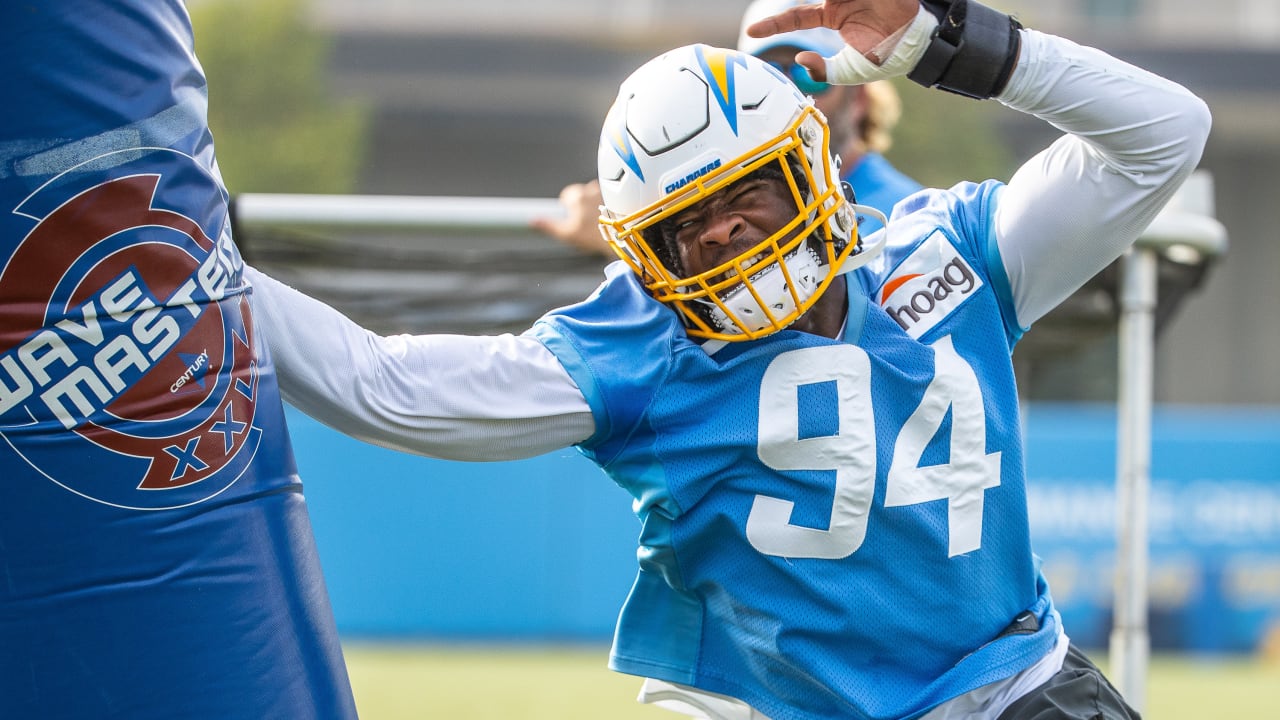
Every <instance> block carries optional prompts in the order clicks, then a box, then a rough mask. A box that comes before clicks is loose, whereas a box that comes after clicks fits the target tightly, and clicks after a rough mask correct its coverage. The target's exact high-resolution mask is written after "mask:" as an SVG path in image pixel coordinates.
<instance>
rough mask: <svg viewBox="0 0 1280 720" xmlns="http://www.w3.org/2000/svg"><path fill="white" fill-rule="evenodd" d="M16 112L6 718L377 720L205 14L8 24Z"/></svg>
mask: <svg viewBox="0 0 1280 720" xmlns="http://www.w3.org/2000/svg"><path fill="white" fill-rule="evenodd" d="M0 97H3V98H4V111H3V112H0V206H3V208H2V209H3V212H0V436H2V437H3V442H0V718H6V719H12V720H36V719H38V720H103V719H106V718H120V719H122V720H125V719H127V720H149V719H153V718H154V719H155V720H173V719H174V718H183V719H184V720H227V719H228V718H252V719H253V720H264V719H266V718H281V719H286V720H295V719H305V720H313V719H320V718H325V719H327V718H333V719H334V720H349V719H352V718H355V717H356V710H355V704H354V700H353V697H352V693H351V688H350V683H349V681H348V677H347V671H346V667H345V664H344V662H343V655H342V649H341V647H340V645H339V638H338V632H337V627H336V625H335V623H334V618H333V613H332V610H331V608H330V605H329V599H328V595H327V594H326V590H325V585H324V580H323V578H322V576H321V571H320V563H319V561H318V559H317V556H316V547H315V543H314V540H313V537H312V533H311V526H310V520H309V517H308V512H307V506H306V503H305V501H304V500H303V495H302V485H301V483H300V482H299V480H298V476H297V469H296V466H295V464H294V458H293V451H292V448H291V446H290V443H289V436H288V434H287V431H286V428H285V419H284V410H283V405H282V403H281V400H280V396H279V391H278V389H277V387H276V379H275V370H274V368H273V367H272V364H271V358H270V357H269V356H268V355H267V354H266V352H265V348H264V346H263V344H262V338H261V335H260V333H259V332H258V330H257V328H256V327H255V323H254V318H253V316H252V313H251V312H250V307H249V301H248V297H247V294H246V292H245V291H246V285H245V283H244V279H243V276H242V270H243V264H242V262H241V259H240V255H239V252H238V251H237V248H236V246H235V244H234V243H233V241H232V237H231V229H230V223H229V222H228V216H227V201H228V196H227V189H226V188H225V187H224V185H223V182H222V179H221V177H220V174H219V172H218V166H217V161H216V160H215V158H214V147H213V138H212V136H211V135H210V132H209V127H208V123H207V108H208V95H207V90H206V83H205V78H204V74H203V72H202V70H201V67H200V64H199V62H198V61H197V59H196V56H195V54H194V42H193V38H192V31H191V25H190V20H189V18H188V16H187V10H186V7H185V6H184V5H183V4H182V3H181V2H178V1H177V0H64V1H61V2H34V1H27V0H7V1H6V2H4V3H3V4H0Z"/></svg>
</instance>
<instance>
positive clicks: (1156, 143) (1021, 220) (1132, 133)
mask: <svg viewBox="0 0 1280 720" xmlns="http://www.w3.org/2000/svg"><path fill="white" fill-rule="evenodd" d="M908 15H909V19H908V20H905V21H904V20H903V18H904V17H906V16H908ZM894 23H899V24H898V25H897V26H896V27H895V26H894ZM818 25H823V26H827V27H831V28H834V29H836V30H838V31H839V32H840V33H841V36H842V37H843V38H844V39H845V41H846V42H847V43H848V47H846V48H845V49H844V50H843V51H841V52H840V53H838V54H837V55H835V56H832V57H827V58H823V57H821V56H818V55H817V54H815V53H801V54H800V55H799V56H798V59H799V60H800V61H801V62H803V63H804V64H805V65H806V66H807V67H809V68H810V70H811V72H812V73H813V74H814V75H815V77H824V78H826V79H827V80H828V81H830V82H833V83H837V84H859V83H864V82H869V81H872V80H878V79H883V78H889V77H897V76H902V75H906V76H907V77H908V78H910V79H911V80H913V81H915V82H917V83H919V84H922V85H925V86H927V87H937V88H939V89H942V90H946V91H949V92H953V93H956V94H960V95H965V96H968V97H972V98H977V99H988V98H993V99H995V100H997V101H998V102H1001V103H1003V104H1004V105H1006V106H1008V107H1010V108H1013V109H1015V110H1018V111H1021V112H1024V113H1028V114H1031V115H1035V116H1036V117H1038V118H1041V119H1042V120H1045V121H1047V122H1049V123H1050V124H1052V125H1053V126H1054V127H1056V128H1058V129H1060V130H1062V131H1064V132H1065V133H1067V135H1066V136H1064V137H1063V138H1061V139H1060V140H1059V141H1057V142H1056V143H1054V144H1053V145H1052V146H1051V147H1049V148H1047V149H1046V150H1045V151H1043V152H1041V153H1040V154H1038V155H1036V156H1035V157H1033V158H1032V159H1030V160H1029V161H1028V162H1026V163H1025V164H1023V165H1022V167H1021V168H1019V170H1018V171H1017V172H1016V173H1015V175H1014V177H1013V178H1012V179H1011V180H1010V182H1009V183H1008V187H1007V188H1006V189H1005V191H1004V192H1003V193H1002V197H1001V200H1000V204H999V206H998V209H997V215H996V226H995V237H996V240H997V244H998V246H999V249H1000V254H1001V260H1002V261H1003V263H1004V265H1005V268H1006V270H1007V272H1008V275H1009V279H1010V283H1011V286H1012V289H1013V294H1014V299H1015V305H1016V308H1017V315H1018V318H1017V319H1018V322H1019V324H1021V325H1022V326H1024V327H1025V326H1028V325H1030V324H1031V323H1032V322H1033V321H1034V320H1036V319H1038V318H1040V317H1041V316H1043V315H1044V314H1045V313H1046V312H1048V311H1049V310H1050V309H1051V308H1053V307H1054V306H1055V305H1057V304H1058V303H1059V302H1061V301H1062V300H1063V299H1065V298H1066V297H1067V296H1068V295H1070V294H1071V293H1072V292H1074V291H1075V290H1076V289H1077V288H1078V287H1079V286H1080V285H1082V284H1083V283H1084V282H1085V281H1087V280H1088V279H1089V278H1090V277H1092V276H1093V275H1095V274H1096V273H1097V272H1099V271H1100V270H1102V269H1103V268H1104V267H1106V266H1107V264H1109V263H1110V262H1111V261H1113V260H1115V258H1117V257H1119V255H1120V254H1121V253H1122V252H1124V250H1125V248H1127V247H1129V245H1131V244H1132V243H1133V242H1134V241H1135V240H1137V238H1138V236H1139V235H1140V234H1141V233H1142V231H1143V230H1144V229H1145V228H1146V227H1147V225H1149V224H1150V222H1151V221H1152V219H1154V218H1155V216H1156V214H1157V213H1158V212H1159V211H1160V209H1161V208H1163V207H1164V205H1165V204H1166V203H1167V202H1168V200H1169V198H1170V197H1171V196H1172V195H1173V193H1174V192H1176V191H1177V189H1178V187H1179V186H1180V185H1181V184H1182V182H1183V181H1184V180H1185V179H1186V177H1187V176H1188V175H1190V173H1191V171H1192V170H1194V169H1195V166H1196V164H1197V163H1198V162H1199V160H1200V155H1201V153H1202V151H1203V149H1204V145H1205V142H1206V140H1207V138H1208V133H1209V127H1210V125H1211V118H1210V114H1209V110H1208V107H1207V106H1206V105H1205V103H1204V102H1203V101H1202V100H1200V99H1199V98H1198V97H1196V96H1195V95H1193V94H1192V93H1191V92H1189V91H1188V90H1187V89H1186V88H1184V87H1182V86H1181V85H1179V84H1177V83H1175V82H1172V81H1170V80H1167V79H1165V78H1162V77H1159V76H1157V75H1154V74H1153V73H1150V72H1148V71H1146V70H1143V69H1141V68H1138V67H1135V66H1133V65H1131V64H1129V63H1126V62H1123V61H1121V60H1118V59H1116V58H1114V57H1111V56H1110V55H1108V54H1106V53H1104V52H1102V51H1100V50H1096V49H1093V48H1088V47H1083V46H1080V45H1078V44H1076V43H1074V42H1072V41H1070V40H1066V39H1064V38H1060V37H1056V36H1053V35H1048V34H1045V33H1041V32H1037V31H1035V30H1030V29H1025V28H1023V27H1022V26H1021V24H1020V23H1019V22H1018V21H1017V20H1016V19H1015V18H1012V17H1010V16H1009V15H1006V14H1004V13H1002V12H1000V11H998V10H995V9H993V8H990V7H987V6H985V5H982V4H980V3H977V2H971V1H968V0H928V2H924V3H917V2H915V0H827V2H825V3H824V4H822V5H802V6H798V7H795V8H792V9H789V10H787V11H785V12H783V13H780V14H778V15H775V16H773V17H770V18H766V19H764V20H761V21H760V22H758V23H756V24H755V25H753V26H751V27H750V28H748V32H749V33H751V34H755V35H768V34H770V33H774V32H784V31H787V30H793V29H797V28H805V27H815V26H818ZM936 131H937V132H939V133H943V134H945V133H947V132H948V128H947V127H946V124H945V120H944V119H940V120H939V123H938V127H937V128H936ZM957 141H962V139H957Z"/></svg>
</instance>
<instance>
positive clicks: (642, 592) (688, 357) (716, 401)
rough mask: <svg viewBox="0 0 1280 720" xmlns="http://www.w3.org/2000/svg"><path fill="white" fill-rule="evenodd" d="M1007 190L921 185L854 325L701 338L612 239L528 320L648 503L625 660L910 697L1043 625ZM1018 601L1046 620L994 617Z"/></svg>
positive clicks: (724, 685) (954, 690) (815, 698)
mask: <svg viewBox="0 0 1280 720" xmlns="http://www.w3.org/2000/svg"><path fill="white" fill-rule="evenodd" d="M1001 188H1002V186H1001V185H999V184H997V183H987V184H983V185H971V184H970V185H962V186H957V187H956V188H953V189H952V191H946V192H944V191H925V192H923V193H920V194H917V195H915V196H913V197H912V198H911V199H909V200H908V201H907V203H906V204H908V205H910V206H911V207H910V208H907V209H911V210H916V211H917V212H914V213H913V214H910V215H908V216H906V217H905V218H904V219H902V220H899V221H895V222H894V223H892V224H891V226H890V229H889V233H890V236H889V237H890V240H889V243H888V247H887V249H886V250H885V252H884V254H883V255H882V256H881V257H880V258H879V259H877V260H876V261H874V262H873V263H871V264H870V265H868V266H867V267H864V268H862V269H860V270H858V271H856V272H855V273H854V274H852V275H849V276H847V277H848V278H849V304H850V312H849V318H848V321H847V325H846V327H845V331H844V337H843V340H831V339H828V338H824V337H820V336H816V335H812V334H807V333H802V332H798V331H792V330H784V331H782V332H778V333H776V334H774V335H770V336H768V337H766V338H764V339H762V340H757V341H753V342H745V343H729V344H728V345H726V346H724V347H723V348H722V349H720V350H719V351H718V352H715V353H714V354H711V355H709V354H708V353H707V352H706V351H704V349H703V348H702V347H700V346H699V345H698V344H696V343H695V342H693V341H691V340H690V339H689V338H688V336H687V335H686V334H685V332H684V331H683V329H682V328H681V325H680V323H679V321H678V320H677V319H676V316H675V315H674V313H672V312H671V311H670V310H669V309H668V308H666V307H665V306H663V305H661V304H659V303H657V302H655V301H654V300H652V299H651V298H650V297H648V296H647V295H646V294H645V292H644V290H643V288H642V287H641V285H640V283H639V282H638V281H637V278H636V277H635V275H634V274H633V273H631V272H630V271H629V270H628V269H627V268H625V267H624V266H622V265H621V264H620V263H616V264H614V265H613V266H611V267H610V270H609V277H608V278H607V280H606V281H605V282H604V283H603V284H602V285H601V287H600V288H599V289H598V290H597V292H596V293H595V294H594V295H593V296H592V297H591V298H589V299H588V300H587V301H585V302H583V303H581V304H578V305H575V306H571V307H568V308H565V309H562V310H559V311H556V312H553V313H551V314H549V315H548V316H546V317H544V318H543V319H542V320H540V321H539V322H538V323H537V324H536V325H535V326H534V328H533V329H532V330H531V331H530V332H531V333H533V334H534V335H535V336H536V337H538V338H539V339H540V340H541V341H542V342H543V343H544V344H545V345H546V346H547V347H548V348H550V349H551V350H552V351H553V352H554V353H555V354H556V356H557V357H558V358H559V359H560V361H561V362H562V363H563V364H564V365H565V367H566V368H567V369H568V370H569V373H570V374H571V375H572V376H573V378H574V380H575V381H576V382H577V383H578V385H579V386H580V388H581V389H582V391H583V393H584V395H585V396H586V397H587V399H588V402H589V403H590V405H591V408H592V411H593V413H594V416H595V420H596V424H597V433H596V434H595V435H594V436H593V437H591V438H590V439H589V440H588V441H586V442H585V443H583V446H582V447H583V449H584V451H585V452H586V454H587V455H588V456H590V457H591V458H592V459H593V460H595V461H596V462H597V463H598V464H599V465H600V466H601V467H602V468H604V469H605V471H606V472H608V473H609V475H610V476H611V477H612V478H613V479H614V480H615V481H616V482H617V483H618V484H619V485H621V486H622V487H624V488H625V489H627V490H628V491H629V492H630V493H631V494H632V495H633V496H634V497H635V499H636V503H635V508H636V511H637V514H638V515H639V518H640V520H641V523H642V531H641V537H640V548H639V561H640V572H639V574H638V577H637V579H636V582H635V585H634V587H633V589H632V591H631V594H630V597H629V598H628V600H627V603H626V605H625V607H624V609H623V611H622V614H621V616H620V618H619V621H618V627H617V635H616V638H615V642H614V649H613V655H612V659H611V665H612V667H613V668H614V669H616V670H619V671H622V672H627V673H633V674H636V675H641V676H646V677H653V678H658V679H661V680H667V681H670V682H676V683H682V684H685V685H692V686H695V687H698V688H701V689H703V690H708V691H711V692H717V693H722V694H726V695H730V696H733V697H737V698H739V699H741V700H743V701H745V702H747V703H749V704H750V705H752V706H753V707H755V708H756V709H758V710H759V711H761V712H763V713H764V714H766V715H768V716H770V717H771V718H774V719H775V720H783V719H785V718H805V719H816V718H832V719H834V718H904V717H913V716H917V715H919V714H921V713H923V712H925V711H927V710H928V709H929V708H931V707H933V706H935V705H937V704H939V703H941V702H943V701H946V700H948V699H950V698H952V697H955V696H957V695H960V694H962V693H964V692H967V691H969V690H972V689H974V688H976V687H978V686H980V685H984V684H987V683H990V682H993V681H996V680H999V679H1003V678H1006V677H1009V676H1010V675H1013V674H1014V673H1016V672H1018V671H1020V670H1022V669H1024V668H1026V667H1028V666H1030V665H1031V664H1033V663H1034V662H1035V661H1037V660H1038V659H1040V658H1041V657H1042V656H1043V655H1044V654H1045V653H1046V652H1048V651H1049V650H1050V649H1051V648H1052V647H1053V644H1054V643H1055V642H1056V639H1057V634H1058V627H1057V617H1056V613H1055V612H1054V610H1053V607H1052V602H1051V600H1050V597H1049V594H1048V589H1047V587H1046V585H1045V582H1044V579H1043V577H1042V576H1041V574H1040V571H1039V568H1038V562H1037V560H1036V558H1035V556H1034V555H1033V554H1032V551H1031V547H1030V541H1029V533H1028V526H1027V508H1026V496H1025V487H1024V483H1025V480H1024V468H1023V453H1022V440H1021V435H1020V427H1019V416H1018V403H1017V391H1016V388H1015V383H1014V373H1013V368H1012V363H1011V360H1010V353H1011V351H1012V348H1013V346H1014V344H1015V343H1016V341H1017V339H1018V337H1019V336H1020V334H1021V332H1022V330H1021V329H1020V328H1019V327H1017V324H1016V322H1015V321H1014V320H1013V317H1014V314H1013V310H1012V300H1011V294H1010V289H1009V283H1008V280H1007V278H1006V277H1005V275H1004V271H1003V269H1002V265H1001V263H1000V260H999V257H998V251H997V250H996V248H995V241H994V237H993V234H992V232H991V230H990V228H991V225H992V223H991V216H992V212H993V205H994V203H995V200H996V199H997V198H998V197H999V194H1000V191H1001ZM1024 611H1030V612H1031V613H1032V614H1034V615H1035V617H1036V618H1037V619H1038V620H1039V628H1038V630H1028V631H1023V632H1013V633H1005V631H1006V629H1007V628H1009V626H1010V624H1011V623H1012V622H1013V620H1014V619H1015V617H1017V616H1019V615H1020V614H1022V613H1023V612H1024Z"/></svg>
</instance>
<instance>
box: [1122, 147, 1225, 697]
mask: <svg viewBox="0 0 1280 720" xmlns="http://www.w3.org/2000/svg"><path fill="white" fill-rule="evenodd" d="M1226 248H1227V233H1226V229H1225V228H1224V227H1223V226H1222V224H1221V223H1219V222H1218V221H1217V220H1216V219H1215V218H1214V207H1213V180H1212V176H1211V175H1209V174H1208V173H1207V172H1204V171H1197V172H1195V173H1193V174H1192V175H1191V177H1190V178H1189V179H1188V180H1187V182H1186V183H1185V184H1183V186H1182V187H1181V188H1180V189H1179V191H1178V193H1177V194H1176V195H1174V197H1173V199H1172V200H1171V201H1170V202H1169V205H1168V207H1166V208H1165V209H1164V211H1163V212H1161V213H1160V214H1159V215H1158V216H1157V217H1156V219H1155V220H1154V221H1153V222H1152V223H1151V225H1150V226H1149V227H1148V228H1147V230H1146V232H1145V233H1143V235H1142V237H1140V238H1139V239H1138V241H1137V242H1136V243H1135V244H1134V247H1133V248H1132V249H1131V250H1130V251H1129V252H1128V253H1127V254H1126V255H1125V257H1124V258H1123V259H1122V265H1121V269H1122V272H1121V283H1122V285H1121V288H1120V326H1119V345H1120V348H1119V356H1120V358H1119V360H1120V367H1119V370H1118V373H1119V374H1118V378H1119V393H1118V395H1119V397H1118V399H1117V401H1118V405H1119V407H1118V413H1117V414H1118V418H1119V419H1118V428H1117V435H1118V437H1117V453H1116V455H1117V458H1116V514H1117V517H1116V528H1117V533H1116V535H1117V538H1116V539H1117V548H1116V551H1117V553H1116V574H1115V585H1114V594H1115V597H1114V619H1113V625H1112V630H1111V640H1110V645H1111V647H1110V660H1111V675H1112V679H1113V681H1114V682H1115V684H1116V687H1117V688H1118V689H1119V690H1120V692H1121V693H1122V694H1123V695H1124V697H1125V699H1126V700H1127V701H1128V702H1129V704H1130V705H1132V706H1133V708H1134V709H1135V710H1137V711H1138V712H1142V710H1143V709H1144V707H1145V706H1146V699H1147V698H1146V695H1147V664H1148V660H1149V658H1150V654H1151V638H1150V635H1149V634H1148V628H1147V596H1148V592H1147V589H1148V580H1149V579H1148V554H1147V542H1148V538H1147V531H1148V523H1147V507H1148V498H1149V495H1150V484H1151V483H1150V477H1151V414H1152V413H1151V406H1152V399H1153V388H1154V386H1155V381H1154V378H1155V311H1156V302H1157V300H1158V298H1157V297H1156V295H1157V290H1158V284H1159V258H1160V256H1161V255H1164V256H1166V257H1168V258H1170V259H1171V260H1175V261H1179V262H1202V261H1203V260H1204V259H1205V258H1209V257H1213V256H1216V255H1220V254H1221V253H1223V252H1225V251H1226Z"/></svg>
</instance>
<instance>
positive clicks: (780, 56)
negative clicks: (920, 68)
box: [533, 0, 921, 258]
mask: <svg viewBox="0 0 1280 720" xmlns="http://www.w3.org/2000/svg"><path fill="white" fill-rule="evenodd" d="M812 4H821V2H820V0H755V1H754V2H752V3H751V4H750V5H749V6H748V7H747V9H746V12H744V13H743V15H742V23H741V27H740V29H739V32H738V50H740V51H742V52H744V53H749V54H751V55H755V56H756V57H758V58H760V59H761V60H764V61H765V62H767V63H769V64H770V65H773V66H774V67H776V68H778V70H780V71H781V72H782V73H783V74H784V75H786V76H787V78H788V79H790V80H791V81H792V82H793V83H795V84H796V87H798V88H799V89H800V91H801V92H803V93H804V94H806V95H808V96H810V97H812V98H813V103H814V105H815V106H816V107H817V108H818V110H820V111H821V112H822V114H823V115H825V116H826V118H827V127H828V128H830V133H831V150H832V153H833V154H834V155H836V156H837V157H838V158H839V159H840V163H841V166H840V179H841V180H843V181H845V182H847V183H849V184H850V185H852V186H853V193H854V196H855V197H856V198H857V201H858V203H859V204H861V205H868V206H870V207H873V208H875V209H877V210H879V211H880V212H882V213H884V214H885V215H889V214H891V213H892V212H893V206H894V205H896V204H897V202H898V201H899V200H901V199H903V198H905V197H906V196H908V195H910V194H911V193H913V192H915V191H917V190H920V189H921V185H920V183H918V182H916V181H915V180H913V179H911V178H910V177H908V176H907V175H906V174H904V173H903V172H902V171H900V170H898V169H897V168H895V167H894V166H893V165H892V164H891V163H890V162H889V161H888V160H887V159H885V157H884V153H885V152H887V151H888V150H889V148H890V146H892V144H893V129H894V127H895V126H896V125H897V124H898V119H899V117H900V116H901V113H902V103H901V101H900V100H899V98H898V91H897V90H896V89H895V88H894V87H893V83H892V82H890V81H889V80H873V81H871V82H868V83H865V84H862V85H832V84H830V83H826V82H820V81H817V80H814V79H813V76H812V75H810V74H809V71H808V70H806V69H805V67H804V66H803V65H800V64H799V63H797V62H796V55H797V54H799V53H801V52H806V51H808V52H815V53H818V54H819V55H821V56H823V57H832V56H834V55H836V54H837V53H839V52H840V51H841V50H842V49H843V48H844V41H843V40H841V39H840V33H838V32H836V31H835V30H832V29H831V28H827V27H815V28H806V29H804V30H793V31H791V32H784V33H779V34H777V35H773V36H770V37H764V38H755V37H751V36H750V35H748V34H747V28H748V27H750V26H751V25H753V24H754V23H756V22H757V21H758V20H760V19H762V18H766V17H770V16H772V15H777V14H778V13H780V12H783V11H784V10H787V9H788V8H792V7H796V6H799V5H812ZM601 204H602V200H601V197H600V181H599V180H590V181H588V182H585V183H572V184H570V185H566V186H565V187H564V189H563V190H561V191H560V205H561V207H562V208H563V209H564V217H560V218H548V217H544V218H537V219H535V220H534V223H533V226H534V228H535V229H537V230H539V231H540V232H542V233H544V234H546V235H550V236H551V237H553V238H556V239H557V240H560V241H561V242H563V243H565V244H566V245H569V246H572V247H576V248H578V249H579V250H583V251H585V252H592V253H599V254H601V255H604V256H605V257H609V258H614V257H616V255H615V254H614V252H613V250H611V249H610V248H609V245H608V243H607V242H605V240H604V237H603V236H602V235H601V234H600V205H601ZM877 227H879V222H878V221H876V220H875V219H874V218H867V219H866V221H865V222H864V225H863V227H862V232H863V233H868V234H869V233H870V232H872V231H874V230H875V229H876V228H877Z"/></svg>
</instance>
